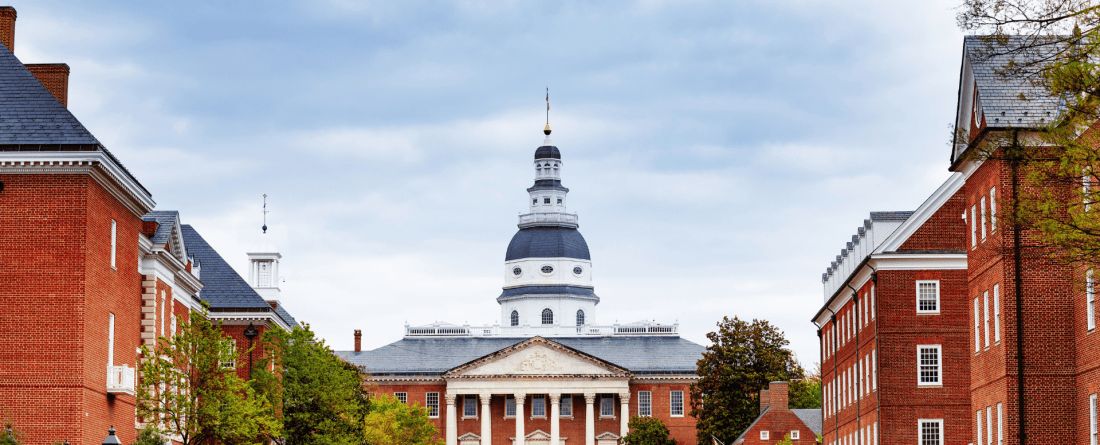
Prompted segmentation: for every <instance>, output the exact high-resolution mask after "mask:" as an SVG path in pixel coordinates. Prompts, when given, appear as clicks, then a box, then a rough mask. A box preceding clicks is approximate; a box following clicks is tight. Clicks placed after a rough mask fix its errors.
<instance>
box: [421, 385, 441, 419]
mask: <svg viewBox="0 0 1100 445" xmlns="http://www.w3.org/2000/svg"><path fill="white" fill-rule="evenodd" d="M433 399H434V400H435V403H432V400H433ZM424 408H427V409H428V417H429V418H432V419H438V418H439V393H438V392H434V391H433V392H426V393H424Z"/></svg>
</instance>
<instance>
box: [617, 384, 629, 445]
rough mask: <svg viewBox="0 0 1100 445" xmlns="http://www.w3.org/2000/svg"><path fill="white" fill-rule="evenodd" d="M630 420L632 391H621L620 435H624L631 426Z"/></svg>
mask: <svg viewBox="0 0 1100 445" xmlns="http://www.w3.org/2000/svg"><path fill="white" fill-rule="evenodd" d="M629 421H630V392H621V393H619V437H623V436H625V435H626V433H627V432H629V431H630V428H629V427H628V426H627V425H628V422H629Z"/></svg>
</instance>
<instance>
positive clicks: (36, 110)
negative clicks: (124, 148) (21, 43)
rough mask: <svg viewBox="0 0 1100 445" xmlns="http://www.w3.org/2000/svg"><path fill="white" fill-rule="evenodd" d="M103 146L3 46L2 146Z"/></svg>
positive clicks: (0, 61) (0, 65)
mask: <svg viewBox="0 0 1100 445" xmlns="http://www.w3.org/2000/svg"><path fill="white" fill-rule="evenodd" d="M8 144H34V145H38V144H48V145H57V144H75V145H100V144H99V140H97V139H96V138H95V136H92V133H90V132H88V129H86V128H84V125H82V124H81V123H80V121H78V120H76V117H74V116H73V114H72V113H70V112H69V110H68V109H67V108H65V106H64V105H61V102H58V101H57V98H55V97H53V94H50V92H49V90H47V89H46V87H44V86H42V84H41V83H39V82H38V79H37V78H36V77H34V74H31V72H30V71H28V70H27V67H25V66H23V63H22V62H20V61H19V59H17V58H16V57H15V54H12V53H11V51H9V50H8V48H7V47H6V46H4V45H2V44H0V145H8Z"/></svg>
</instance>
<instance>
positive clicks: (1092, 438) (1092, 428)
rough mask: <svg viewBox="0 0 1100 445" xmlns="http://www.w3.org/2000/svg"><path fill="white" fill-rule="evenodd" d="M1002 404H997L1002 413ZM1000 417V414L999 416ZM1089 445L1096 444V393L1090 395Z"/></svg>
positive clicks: (998, 410)
mask: <svg viewBox="0 0 1100 445" xmlns="http://www.w3.org/2000/svg"><path fill="white" fill-rule="evenodd" d="M1000 412H1001V410H1000V404H998V405H997V413H998V414H1000ZM998 417H999V416H998ZM1089 445H1097V444H1096V394H1090V395H1089Z"/></svg>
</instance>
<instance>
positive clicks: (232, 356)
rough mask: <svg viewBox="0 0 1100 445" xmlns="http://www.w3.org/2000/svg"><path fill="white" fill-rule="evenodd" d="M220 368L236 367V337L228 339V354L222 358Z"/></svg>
mask: <svg viewBox="0 0 1100 445" xmlns="http://www.w3.org/2000/svg"><path fill="white" fill-rule="evenodd" d="M221 365H222V368H236V367H237V339H235V338H231V339H229V356H228V357H226V358H225V360H222V362H221Z"/></svg>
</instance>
